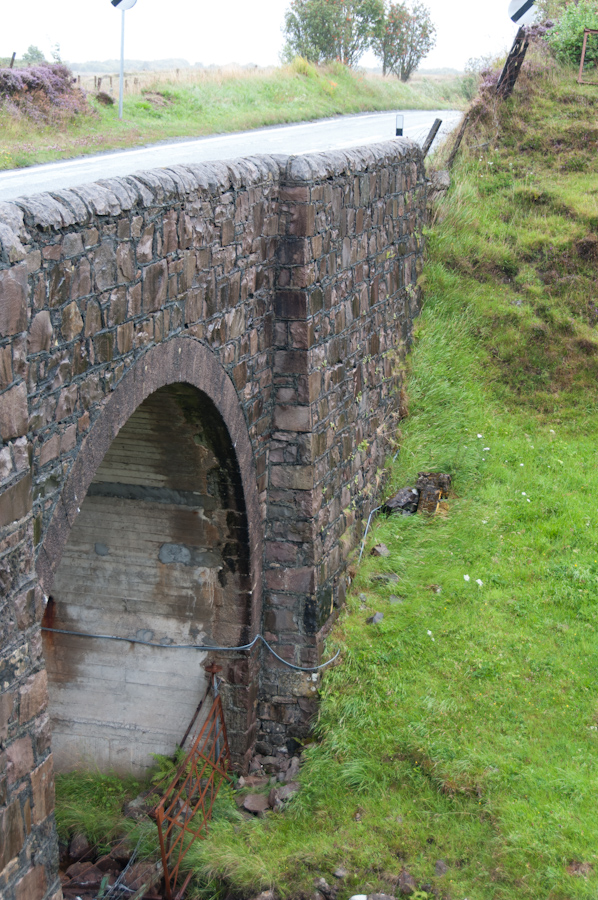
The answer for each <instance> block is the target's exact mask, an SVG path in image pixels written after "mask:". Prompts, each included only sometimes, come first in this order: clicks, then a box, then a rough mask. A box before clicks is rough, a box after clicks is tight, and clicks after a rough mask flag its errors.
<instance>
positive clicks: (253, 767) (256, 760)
mask: <svg viewBox="0 0 598 900" xmlns="http://www.w3.org/2000/svg"><path fill="white" fill-rule="evenodd" d="M261 768H262V757H261V756H254V757H253V759H252V760H251V762H250V763H249V771H250V772H259V771H261Z"/></svg>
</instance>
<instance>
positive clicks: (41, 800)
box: [31, 754, 54, 825]
mask: <svg viewBox="0 0 598 900" xmlns="http://www.w3.org/2000/svg"><path fill="white" fill-rule="evenodd" d="M31 794H32V799H33V824H34V825H40V824H41V823H42V822H43V821H44V819H46V818H47V817H48V816H49V815H50V813H52V812H53V811H54V769H53V761H52V755H51V754H50V756H48V758H47V759H45V760H44V762H43V763H42V764H41V766H38V767H37V769H34V770H33V772H32V773H31Z"/></svg>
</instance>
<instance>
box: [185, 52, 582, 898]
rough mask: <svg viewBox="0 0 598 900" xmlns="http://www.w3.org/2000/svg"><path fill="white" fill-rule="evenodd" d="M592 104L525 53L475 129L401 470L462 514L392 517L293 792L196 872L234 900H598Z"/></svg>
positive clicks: (344, 628) (220, 845) (443, 223)
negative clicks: (320, 891)
mask: <svg viewBox="0 0 598 900" xmlns="http://www.w3.org/2000/svg"><path fill="white" fill-rule="evenodd" d="M597 108H598V102H597V100H596V93H595V89H593V88H583V87H577V86H576V85H575V83H574V74H573V73H572V72H569V71H561V70H558V69H556V68H555V67H553V66H552V65H549V64H548V62H547V61H546V60H544V59H539V60H538V59H535V60H534V58H533V57H532V59H531V60H530V61H529V63H528V64H527V69H526V71H525V73H524V75H523V76H522V78H521V81H520V83H519V85H518V88H517V90H516V92H515V95H514V97H513V98H512V99H511V100H509V101H508V102H506V103H503V104H500V105H495V104H494V102H493V101H492V100H491V99H488V98H485V99H482V101H481V102H480V104H479V105H478V107H477V109H478V115H477V119H476V124H475V127H474V129H473V131H472V133H471V134H470V136H469V143H468V146H466V147H465V148H464V152H463V153H462V156H461V159H460V162H459V164H458V166H457V168H456V170H455V172H454V186H453V188H452V189H451V191H450V193H449V195H448V196H447V198H446V199H445V200H444V201H443V202H442V204H441V206H440V208H439V209H438V210H437V213H436V219H435V222H434V224H433V226H432V227H431V229H430V234H429V238H428V261H427V265H426V268H425V272H424V276H423V277H424V279H425V285H426V296H427V301H426V305H425V309H424V312H423V314H422V317H421V320H420V322H419V325H418V330H417V338H416V342H415V347H414V350H413V353H412V355H411V358H410V360H409V367H410V370H409V375H408V383H407V384H408V392H409V395H410V399H411V415H410V417H409V419H408V420H406V422H405V423H404V424H403V429H402V435H401V453H400V456H399V458H398V460H397V462H396V463H395V464H394V465H393V468H392V481H393V484H394V485H395V486H396V487H402V486H404V485H407V484H413V483H414V481H415V479H416V477H417V472H418V471H420V470H437V471H446V472H450V473H452V474H453V476H454V485H455V496H454V498H453V499H452V500H451V501H450V508H449V511H448V513H447V514H446V515H443V516H439V517H436V518H433V519H428V520H425V519H422V518H419V517H416V518H402V517H391V518H388V519H387V520H380V521H378V523H377V525H376V527H375V529H374V532H373V534H372V535H371V542H372V543H378V542H380V541H384V542H385V543H386V544H387V546H388V547H389V549H390V551H391V555H390V557H389V558H388V559H383V560H380V559H376V558H372V557H369V558H367V557H366V560H367V561H366V562H365V563H364V564H363V565H362V566H361V567H360V569H359V571H358V572H357V575H356V579H355V582H354V586H353V591H352V594H351V596H350V598H349V601H348V606H347V608H346V610H345V611H344V613H343V615H342V616H341V619H340V621H339V622H338V625H337V626H336V628H335V631H334V633H333V635H332V637H331V639H330V641H329V649H335V648H336V647H340V648H341V649H342V664H341V665H340V666H338V667H337V668H335V669H334V670H333V671H331V672H329V673H328V674H327V675H326V676H325V679H324V684H323V688H322V697H321V709H320V715H319V720H318V722H317V726H316V733H317V737H318V740H317V742H316V743H313V744H312V745H310V746H309V747H308V748H306V750H305V754H304V759H305V765H304V768H303V771H302V782H303V789H302V791H301V793H300V794H299V795H298V796H297V798H296V800H295V801H294V802H293V803H292V804H291V806H290V808H289V809H288V810H287V812H286V813H285V814H284V815H277V814H272V815H271V816H270V817H269V818H268V819H267V820H265V821H263V822H258V821H256V822H244V823H241V824H240V825H239V824H236V825H235V826H234V827H233V826H232V825H231V824H230V823H228V822H226V821H222V822H218V823H216V824H215V826H214V828H213V830H212V833H211V836H210V838H209V839H208V841H206V842H202V843H201V844H196V845H195V847H194V848H193V850H192V851H191V852H192V854H193V864H194V866H195V867H196V869H197V872H198V875H199V877H200V878H201V877H204V878H206V879H214V878H215V879H216V880H217V882H218V883H219V884H221V885H223V887H222V896H225V894H226V891H227V890H234V891H238V892H239V893H240V894H241V893H243V892H244V893H245V895H250V892H255V893H257V892H258V891H259V890H263V889H265V888H270V887H273V888H274V889H275V890H276V891H277V893H278V894H279V895H280V896H282V897H293V898H298V897H304V896H305V897H307V896H310V895H312V894H313V885H314V879H316V878H317V877H319V876H324V877H325V878H326V879H327V881H328V882H329V883H337V884H338V882H335V879H334V877H333V871H334V869H335V868H336V867H337V866H340V865H342V866H344V867H345V868H346V869H347V870H348V871H349V875H348V877H347V878H346V879H344V880H343V881H342V882H341V883H340V886H339V887H340V889H339V893H338V898H339V900H346V898H348V897H350V896H351V895H352V894H353V893H356V892H359V893H365V892H368V893H370V892H374V891H375V890H385V891H387V892H392V891H393V890H394V889H395V887H396V883H397V877H398V875H399V873H400V871H401V870H402V869H403V868H405V869H407V870H408V871H409V872H410V873H411V874H412V875H413V877H414V878H415V879H416V881H417V882H418V885H419V887H420V893H419V896H420V897H426V896H430V897H431V896H433V895H436V896H441V897H445V898H451V900H465V898H469V900H523V898H529V900H590V898H595V897H596V895H597V893H598V852H597V848H598V813H597V811H596V802H595V797H596V786H597V760H598V755H597V749H598V702H597V699H596V671H597V662H598V658H597V657H598V653H597V651H598V643H597V634H596V627H597V611H598V605H597V600H598V537H597V533H596V529H597V525H598V517H597V514H596V504H595V495H596V492H597V489H598V466H597V453H598V449H597V447H598V442H597V436H598V410H597V406H596V400H597V397H598V383H597V379H596V376H597V374H598V372H597V360H598V340H597V338H598V336H597V335H596V329H595V325H596V321H597V315H596V305H597V304H598V291H597V289H596V268H597V265H598V251H597V248H596V243H595V242H594V241H593V240H592V232H595V231H596V229H597V228H598V199H597V198H598V191H597V189H596V174H597V170H598V163H597V158H596V153H595V148H596V140H597V138H598V133H597V132H596V125H595V122H596V111H597ZM480 145H481V147H480ZM385 573H386V574H388V573H393V574H396V575H398V576H399V579H400V582H399V584H392V583H390V584H386V583H384V582H381V581H380V580H378V579H377V576H380V575H381V574H385ZM391 595H394V600H395V602H394V603H393V604H391V603H390V602H389V601H390V596H391ZM397 598H398V601H399V602H396V600H397ZM377 610H380V611H382V612H383V613H384V620H383V622H382V623H380V624H379V625H377V626H370V625H367V624H366V621H365V620H366V618H367V617H368V616H370V615H371V614H372V612H374V611H377ZM190 855H191V854H190ZM440 861H442V862H443V863H444V864H445V865H446V867H447V869H446V871H445V874H440V872H441V871H444V869H443V867H442V866H437V863H439V862H440ZM214 883H215V882H214V881H212V886H211V887H210V889H209V892H208V893H205V894H204V895H203V896H205V897H208V896H209V897H211V898H213V897H217V896H219V894H218V892H217V891H216V892H215V890H214V887H213V885H214ZM224 885H225V886H226V887H224ZM197 890H198V895H201V890H200V889H199V888H198V889H197Z"/></svg>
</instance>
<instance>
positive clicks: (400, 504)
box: [382, 487, 419, 516]
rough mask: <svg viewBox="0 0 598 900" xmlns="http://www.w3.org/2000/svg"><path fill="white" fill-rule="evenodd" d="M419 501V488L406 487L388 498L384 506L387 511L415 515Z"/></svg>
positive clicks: (383, 508) (383, 510)
mask: <svg viewBox="0 0 598 900" xmlns="http://www.w3.org/2000/svg"><path fill="white" fill-rule="evenodd" d="M418 503H419V491H418V490H417V488H413V487H405V488H401V490H400V491H399V492H398V493H397V494H395V495H394V497H391V498H390V500H387V501H386V503H385V504H384V506H383V507H382V512H385V513H394V512H397V513H400V514H401V515H403V516H414V515H415V513H416V512H417V506H418Z"/></svg>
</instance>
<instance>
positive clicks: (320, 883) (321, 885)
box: [314, 878, 332, 897]
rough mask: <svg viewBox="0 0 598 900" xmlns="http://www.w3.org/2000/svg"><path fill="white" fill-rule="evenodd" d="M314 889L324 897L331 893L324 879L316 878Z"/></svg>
mask: <svg viewBox="0 0 598 900" xmlns="http://www.w3.org/2000/svg"><path fill="white" fill-rule="evenodd" d="M314 886H315V888H316V890H317V891H320V893H322V894H324V896H325V897H328V896H329V895H330V894H331V893H332V888H331V887H330V885H329V884H328V882H327V881H326V879H325V878H318V879H316V881H315V885H314Z"/></svg>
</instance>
